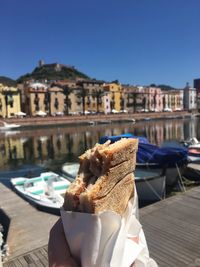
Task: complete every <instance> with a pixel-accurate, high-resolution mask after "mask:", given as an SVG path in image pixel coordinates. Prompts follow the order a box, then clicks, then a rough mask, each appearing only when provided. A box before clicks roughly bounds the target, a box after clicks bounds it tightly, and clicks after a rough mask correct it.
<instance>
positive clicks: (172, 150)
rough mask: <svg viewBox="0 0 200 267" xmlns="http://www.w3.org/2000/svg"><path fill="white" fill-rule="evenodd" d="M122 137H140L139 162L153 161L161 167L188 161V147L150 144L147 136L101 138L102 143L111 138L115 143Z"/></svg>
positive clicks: (126, 136)
mask: <svg viewBox="0 0 200 267" xmlns="http://www.w3.org/2000/svg"><path fill="white" fill-rule="evenodd" d="M121 138H136V139H139V145H138V152H137V159H136V161H137V163H142V164H148V163H151V164H152V163H153V164H156V165H157V166H159V167H161V168H167V167H174V166H175V165H178V166H181V165H183V164H185V163H186V162H187V153H188V152H187V149H186V148H182V147H163V148H162V147H158V146H156V145H153V144H150V143H149V142H148V140H147V138H145V137H141V136H135V135H133V134H131V133H127V134H121V135H116V136H104V137H102V138H101V139H100V144H103V143H105V142H106V141H108V140H110V141H111V143H114V142H116V141H118V140H120V139H121Z"/></svg>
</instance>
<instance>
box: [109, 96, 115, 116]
mask: <svg viewBox="0 0 200 267" xmlns="http://www.w3.org/2000/svg"><path fill="white" fill-rule="evenodd" d="M110 109H111V112H112V110H113V109H115V93H114V92H112V97H111V100H110Z"/></svg>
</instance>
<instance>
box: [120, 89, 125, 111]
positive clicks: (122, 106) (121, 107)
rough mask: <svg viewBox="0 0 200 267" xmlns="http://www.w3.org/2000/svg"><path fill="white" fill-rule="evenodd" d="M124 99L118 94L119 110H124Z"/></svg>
mask: <svg viewBox="0 0 200 267" xmlns="http://www.w3.org/2000/svg"><path fill="white" fill-rule="evenodd" d="M124 102H125V101H124V97H123V95H122V93H120V109H121V110H125V107H124Z"/></svg>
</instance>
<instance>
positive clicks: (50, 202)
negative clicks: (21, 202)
mask: <svg viewBox="0 0 200 267" xmlns="http://www.w3.org/2000/svg"><path fill="white" fill-rule="evenodd" d="M11 184H12V186H13V187H14V189H15V190H16V192H17V193H19V195H21V196H22V197H23V198H25V199H26V200H28V201H29V202H30V203H31V204H34V205H35V206H37V207H39V208H46V209H47V210H49V211H50V210H59V209H60V207H61V206H62V205H63V202H64V198H63V195H64V193H65V191H66V189H67V187H68V186H69V185H70V181H68V180H67V179H65V178H63V177H61V176H59V175H58V174H56V173H54V172H43V173H41V174H40V176H38V177H34V178H25V177H17V178H12V179H11Z"/></svg>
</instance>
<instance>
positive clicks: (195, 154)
mask: <svg viewBox="0 0 200 267" xmlns="http://www.w3.org/2000/svg"><path fill="white" fill-rule="evenodd" d="M181 143H183V145H184V146H185V147H187V149H188V157H187V158H188V162H190V163H195V162H196V163H198V162H200V142H199V141H198V140H197V138H196V137H191V138H188V139H186V140H183V141H181Z"/></svg>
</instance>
